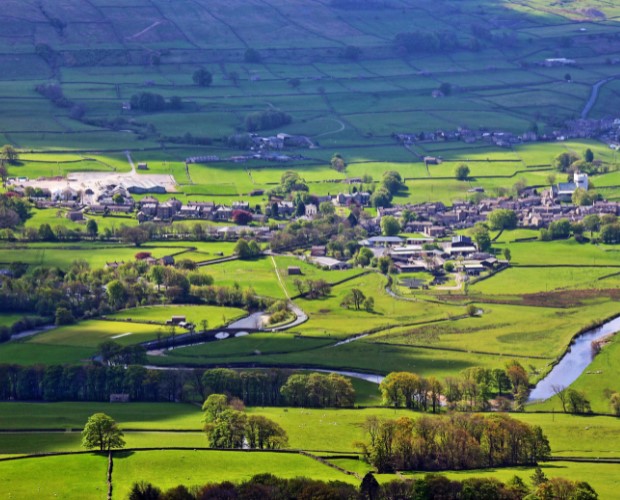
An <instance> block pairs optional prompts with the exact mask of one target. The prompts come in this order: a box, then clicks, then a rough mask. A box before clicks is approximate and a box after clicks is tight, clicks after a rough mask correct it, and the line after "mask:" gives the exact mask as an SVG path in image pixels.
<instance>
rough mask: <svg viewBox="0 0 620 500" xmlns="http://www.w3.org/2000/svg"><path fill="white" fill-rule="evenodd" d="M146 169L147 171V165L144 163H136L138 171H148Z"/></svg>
mask: <svg viewBox="0 0 620 500" xmlns="http://www.w3.org/2000/svg"><path fill="white" fill-rule="evenodd" d="M148 169H149V165H148V163H145V162H141V163H138V170H148Z"/></svg>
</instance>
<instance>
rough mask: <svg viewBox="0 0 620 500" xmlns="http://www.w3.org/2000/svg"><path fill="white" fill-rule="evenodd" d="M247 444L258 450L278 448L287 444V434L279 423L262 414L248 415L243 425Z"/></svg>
mask: <svg viewBox="0 0 620 500" xmlns="http://www.w3.org/2000/svg"><path fill="white" fill-rule="evenodd" d="M245 434H246V436H245V437H246V440H247V443H248V446H249V447H250V448H255V449H259V450H279V449H281V448H285V447H286V446H288V435H287V434H286V431H285V430H284V429H283V428H282V427H281V426H280V424H278V423H276V422H274V421H273V420H271V419H269V418H267V417H263V416H262V415H250V416H249V417H248V419H247V422H246V425H245Z"/></svg>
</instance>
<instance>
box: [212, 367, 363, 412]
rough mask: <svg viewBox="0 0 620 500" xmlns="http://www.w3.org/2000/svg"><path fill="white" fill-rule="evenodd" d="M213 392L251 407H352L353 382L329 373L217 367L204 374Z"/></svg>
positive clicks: (353, 396) (353, 399)
mask: <svg viewBox="0 0 620 500" xmlns="http://www.w3.org/2000/svg"><path fill="white" fill-rule="evenodd" d="M203 382H204V386H205V388H206V389H207V390H208V392H210V393H222V394H227V395H229V396H231V397H236V398H239V399H240V400H241V401H243V402H244V403H245V404H246V405H248V406H279V405H287V406H301V407H313V408H327V407H351V406H353V404H354V402H355V390H354V389H353V385H352V384H351V381H350V380H349V379H347V378H345V377H343V376H341V375H338V374H335V373H330V374H322V373H292V372H291V371H288V370H278V369H270V370H252V371H250V370H248V371H236V370H231V369H228V368H214V369H211V370H207V371H205V372H204V375H203Z"/></svg>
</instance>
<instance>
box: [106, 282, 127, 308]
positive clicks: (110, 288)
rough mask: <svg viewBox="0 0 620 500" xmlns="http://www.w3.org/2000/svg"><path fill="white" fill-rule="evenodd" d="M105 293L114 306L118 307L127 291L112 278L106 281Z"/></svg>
mask: <svg viewBox="0 0 620 500" xmlns="http://www.w3.org/2000/svg"><path fill="white" fill-rule="evenodd" d="M107 294H108V300H109V301H110V304H111V305H112V306H113V307H114V308H119V307H120V306H121V305H122V304H123V303H124V302H125V299H126V297H127V291H126V290H125V287H124V285H123V284H122V283H121V282H120V281H119V280H112V281H110V282H109V283H108V285H107Z"/></svg>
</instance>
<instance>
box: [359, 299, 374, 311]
mask: <svg viewBox="0 0 620 500" xmlns="http://www.w3.org/2000/svg"><path fill="white" fill-rule="evenodd" d="M362 306H363V307H364V310H365V311H366V312H373V311H374V309H375V299H373V298H372V297H366V298H365V299H364V302H363V303H362Z"/></svg>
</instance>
